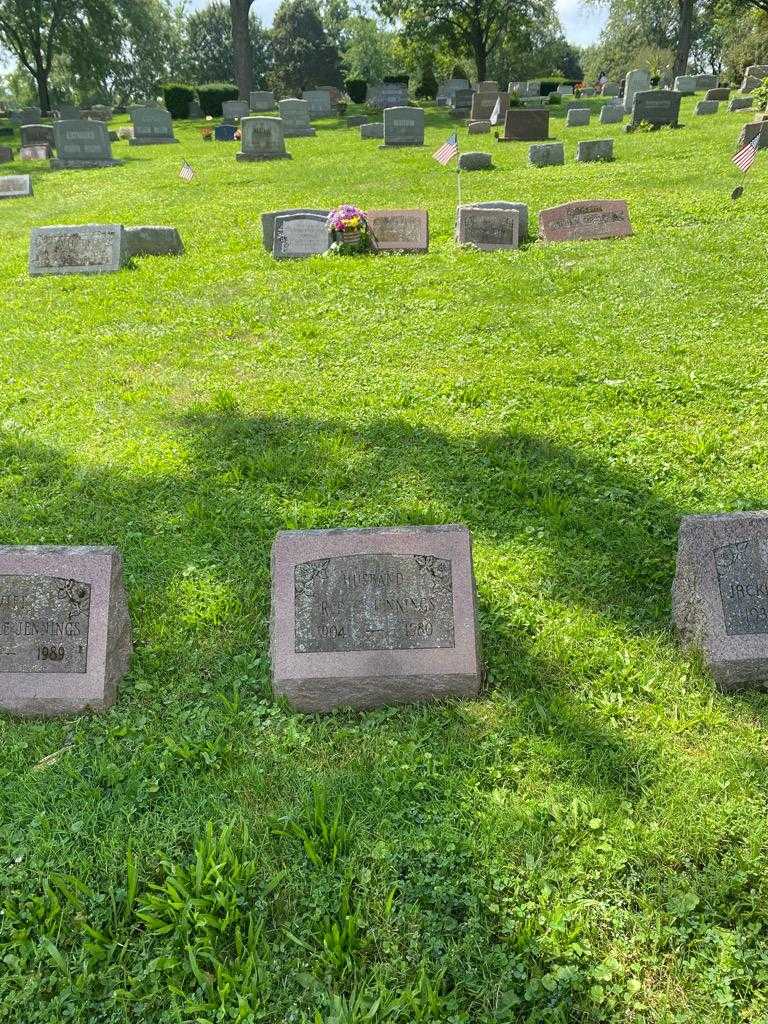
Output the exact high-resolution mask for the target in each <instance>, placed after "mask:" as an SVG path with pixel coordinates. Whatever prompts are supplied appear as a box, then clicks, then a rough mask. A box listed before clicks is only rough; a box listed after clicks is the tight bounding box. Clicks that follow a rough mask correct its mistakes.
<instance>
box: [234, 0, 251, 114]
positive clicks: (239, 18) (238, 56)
mask: <svg viewBox="0 0 768 1024" xmlns="http://www.w3.org/2000/svg"><path fill="white" fill-rule="evenodd" d="M252 3H253V0H229V9H230V12H231V15H232V60H233V65H234V70H235V84H236V85H237V89H238V93H239V96H240V99H241V100H246V101H248V100H249V99H250V94H251V84H252V83H251V36H250V33H249V31H248V12H249V10H250V8H251V4H252Z"/></svg>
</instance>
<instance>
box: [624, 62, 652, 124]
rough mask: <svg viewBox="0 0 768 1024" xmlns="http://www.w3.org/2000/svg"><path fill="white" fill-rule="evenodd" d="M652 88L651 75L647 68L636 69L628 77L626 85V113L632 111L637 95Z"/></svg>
mask: <svg viewBox="0 0 768 1024" xmlns="http://www.w3.org/2000/svg"><path fill="white" fill-rule="evenodd" d="M650 88H651V75H650V72H649V71H647V70H646V69H645V68H635V70H634V71H630V72H629V74H628V75H627V78H626V81H625V83H624V113H625V114H628V113H629V112H630V111H631V110H632V104H633V103H634V101H635V93H638V92H647V91H648V90H649V89H650Z"/></svg>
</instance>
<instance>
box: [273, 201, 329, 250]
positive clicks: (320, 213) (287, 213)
mask: <svg viewBox="0 0 768 1024" xmlns="http://www.w3.org/2000/svg"><path fill="white" fill-rule="evenodd" d="M330 212H331V211H330V210H313V209H304V208H299V209H292V210H271V211H269V212H267V213H262V215H261V237H262V242H263V243H264V248H265V249H266V250H267V252H272V249H273V247H274V241H275V221H276V220H277V218H278V217H286V216H290V215H292V214H293V215H295V214H312V215H313V216H315V217H323V218H324V219H326V220H327V218H328V214H329V213H330Z"/></svg>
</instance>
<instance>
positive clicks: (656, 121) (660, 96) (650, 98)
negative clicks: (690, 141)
mask: <svg viewBox="0 0 768 1024" xmlns="http://www.w3.org/2000/svg"><path fill="white" fill-rule="evenodd" d="M681 99H682V95H681V94H680V93H679V92H670V91H668V90H651V91H650V92H636V93H635V98H634V101H633V103H632V120H631V122H630V123H629V124H628V125H627V126H626V129H625V130H626V131H632V130H633V129H635V128H637V126H638V125H640V124H650V125H653V126H654V127H655V128H660V127H661V126H662V125H668V126H669V127H671V128H677V127H678V118H679V116H680V100H681Z"/></svg>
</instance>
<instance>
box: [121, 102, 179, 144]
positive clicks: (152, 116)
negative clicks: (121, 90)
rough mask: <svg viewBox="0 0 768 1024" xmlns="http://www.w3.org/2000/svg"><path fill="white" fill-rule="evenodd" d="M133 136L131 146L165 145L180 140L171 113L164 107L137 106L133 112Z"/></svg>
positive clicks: (129, 141) (129, 142)
mask: <svg viewBox="0 0 768 1024" xmlns="http://www.w3.org/2000/svg"><path fill="white" fill-rule="evenodd" d="M131 121H132V122H133V138H132V139H129V140H128V145H129V146H163V145H168V144H169V143H173V142H178V141H179V140H178V139H177V138H175V137H174V134H173V121H172V120H171V115H170V114H169V113H168V111H167V110H164V109H163V108H162V107H136V108H135V109H134V111H133V113H132V114H131Z"/></svg>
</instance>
